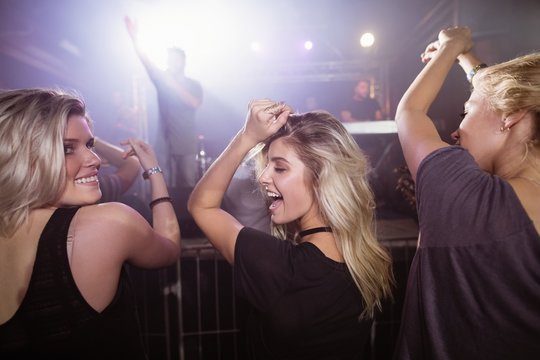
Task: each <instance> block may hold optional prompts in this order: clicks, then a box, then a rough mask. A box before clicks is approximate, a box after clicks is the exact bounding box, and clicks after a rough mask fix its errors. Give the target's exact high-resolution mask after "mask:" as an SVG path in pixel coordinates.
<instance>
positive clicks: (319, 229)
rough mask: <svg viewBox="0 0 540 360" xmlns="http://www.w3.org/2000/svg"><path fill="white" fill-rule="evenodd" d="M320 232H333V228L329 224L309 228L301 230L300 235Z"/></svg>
mask: <svg viewBox="0 0 540 360" xmlns="http://www.w3.org/2000/svg"><path fill="white" fill-rule="evenodd" d="M318 232H332V228H329V227H328V226H321V227H316V228H312V229H307V230H303V231H300V232H299V233H298V236H300V237H304V236H306V235H311V234H315V233H318Z"/></svg>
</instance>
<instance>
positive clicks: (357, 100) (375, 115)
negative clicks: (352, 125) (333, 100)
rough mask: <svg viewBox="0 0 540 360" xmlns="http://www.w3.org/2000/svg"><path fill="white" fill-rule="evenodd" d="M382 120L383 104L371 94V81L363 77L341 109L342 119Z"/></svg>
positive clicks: (344, 120)
mask: <svg viewBox="0 0 540 360" xmlns="http://www.w3.org/2000/svg"><path fill="white" fill-rule="evenodd" d="M366 120H382V111H381V106H380V105H379V103H378V102H377V100H376V99H374V98H372V97H370V95H369V81H368V80H365V79H361V80H359V81H358V82H357V83H356V86H355V87H354V94H353V97H352V98H351V99H349V101H347V102H346V103H345V104H344V105H343V106H342V110H341V121H343V122H353V121H366Z"/></svg>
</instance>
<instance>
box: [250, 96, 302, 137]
mask: <svg viewBox="0 0 540 360" xmlns="http://www.w3.org/2000/svg"><path fill="white" fill-rule="evenodd" d="M292 111H293V109H292V108H291V107H290V106H289V105H287V104H285V103H284V102H275V101H272V100H269V99H263V100H252V101H251V102H250V103H249V105H248V113H247V116H246V123H245V125H244V134H245V135H247V136H249V137H250V138H252V139H253V140H254V141H256V142H261V141H263V140H264V139H266V138H267V137H269V136H270V135H273V134H274V133H276V132H277V131H278V130H279V129H280V128H281V127H282V126H283V125H285V123H286V122H287V117H288V116H289V114H290V113H291V112H292Z"/></svg>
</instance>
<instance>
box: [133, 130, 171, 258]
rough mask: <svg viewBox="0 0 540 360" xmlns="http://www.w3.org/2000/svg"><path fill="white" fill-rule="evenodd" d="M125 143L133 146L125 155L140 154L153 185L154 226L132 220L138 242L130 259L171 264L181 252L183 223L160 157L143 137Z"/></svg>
mask: <svg viewBox="0 0 540 360" xmlns="http://www.w3.org/2000/svg"><path fill="white" fill-rule="evenodd" d="M123 144H124V145H130V147H131V149H129V150H128V151H126V152H125V154H124V156H125V157H128V156H132V155H136V156H137V157H138V158H139V162H140V163H141V166H142V168H143V169H144V171H145V172H144V174H146V175H145V178H146V180H147V181H148V182H149V183H150V186H151V188H152V190H151V199H152V200H151V202H150V204H149V206H150V208H151V209H152V219H153V220H152V227H151V228H150V227H149V226H148V224H147V223H146V221H144V222H138V223H132V224H129V225H130V226H129V228H130V229H131V231H132V241H137V244H133V245H132V246H130V248H131V253H130V254H129V258H128V260H129V261H131V262H132V263H134V264H135V265H139V266H142V267H155V266H163V265H168V264H171V263H173V262H174V261H176V260H177V258H178V256H179V254H180V227H179V225H178V220H177V217H176V213H175V211H174V208H173V205H172V200H171V198H170V197H169V191H168V189H167V185H166V183H165V179H164V177H163V174H162V172H161V169H160V168H159V165H158V161H157V157H156V155H155V153H154V150H153V149H152V147H151V146H150V145H148V144H147V143H145V142H144V141H142V140H139V139H129V140H127V141H125V142H123ZM135 239H136V240H135Z"/></svg>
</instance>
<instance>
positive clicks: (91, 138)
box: [62, 136, 95, 142]
mask: <svg viewBox="0 0 540 360" xmlns="http://www.w3.org/2000/svg"><path fill="white" fill-rule="evenodd" d="M90 140H95V138H94V137H93V136H91V137H89V138H88V140H87V141H90ZM62 141H64V142H79V141H82V140H81V139H69V138H68V139H63V140H62Z"/></svg>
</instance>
